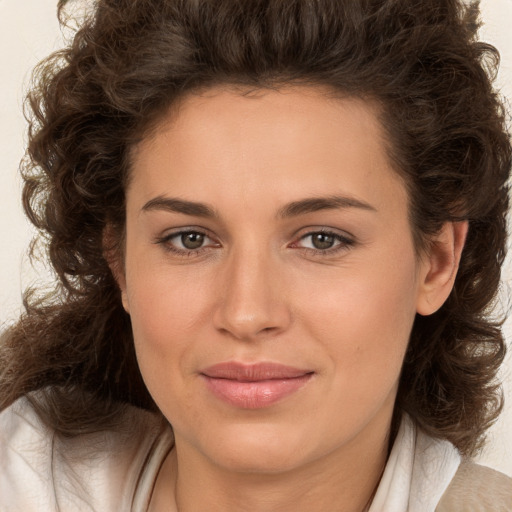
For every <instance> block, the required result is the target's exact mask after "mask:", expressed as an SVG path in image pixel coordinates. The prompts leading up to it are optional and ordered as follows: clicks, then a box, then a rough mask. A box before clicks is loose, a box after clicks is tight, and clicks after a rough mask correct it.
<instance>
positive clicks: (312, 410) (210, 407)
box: [112, 87, 467, 512]
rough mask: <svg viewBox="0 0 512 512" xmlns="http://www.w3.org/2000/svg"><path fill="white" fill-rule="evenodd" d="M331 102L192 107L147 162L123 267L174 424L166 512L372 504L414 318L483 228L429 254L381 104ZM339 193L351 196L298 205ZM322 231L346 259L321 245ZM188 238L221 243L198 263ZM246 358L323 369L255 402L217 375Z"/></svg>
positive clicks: (446, 239) (207, 101)
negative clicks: (418, 239) (244, 405)
mask: <svg viewBox="0 0 512 512" xmlns="http://www.w3.org/2000/svg"><path fill="white" fill-rule="evenodd" d="M324 93H325V91H323V90H322V89H319V88H298V87H288V88H283V89H281V90H279V91H275V90H273V91H259V92H257V93H256V94H252V95H250V96H242V95H241V94H240V92H239V91H236V90H234V89H230V88H216V89H212V90H209V91H207V92H205V93H203V94H201V95H194V96H188V97H186V98H185V99H184V100H183V101H182V102H181V104H180V105H179V108H178V109H174V110H173V111H170V112H169V113H168V114H167V115H166V116H165V118H164V119H163V120H162V122H161V124H160V125H159V126H158V127H157V129H156V130H155V131H154V134H153V135H152V136H151V137H150V138H148V139H146V140H144V141H143V142H142V143H141V144H140V145H139V146H138V147H137V148H136V150H135V151H134V154H133V168H132V170H133V173H132V176H131V181H130V184H129V186H128V188H127V216H126V222H127V224H126V246H125V254H124V264H123V267H121V266H120V264H119V262H117V264H115V263H114V264H112V268H113V270H114V273H115V275H116V277H117V279H118V282H119V286H120V288H121V291H122V297H123V304H124V307H125V309H126V310H127V311H128V312H129V314H130V315H131V320H132V326H133V333H134V339H135V345H136V351H137V358H138V361H139V365H140V369H141V372H142V375H143V377H144V380H145V382H146V385H147V387H148V390H149V392H150V393H151V395H152V396H153V398H154V400H155V402H156V403H157V405H158V406H159V408H160V410H161V411H162V413H163V414H164V415H165V416H166V418H167V419H168V420H169V422H170V423H171V424H172V426H173V429H174V432H175V438H176V447H175V449H174V450H173V451H172V452H171V453H170V455H169V456H168V458H167V459H166V461H165V463H164V466H163V468H162V470H161V472H160V474H159V477H158V480H157V483H156V487H155V491H154V494H153V498H152V502H151V510H153V511H155V510H162V511H163V510H166V511H170V510H179V511H180V512H188V511H197V510H209V511H212V512H215V511H223V512H226V511H237V512H240V511H242V512H243V511H251V512H259V511H266V512H268V511H294V512H298V511H299V512H300V511H307V512H315V511H325V510H337V511H361V510H364V509H365V507H366V505H367V504H368V501H369V499H371V495H372V493H373V491H374V490H375V488H376V486H377V484H378V481H379V479H380V476H381V473H382V470H383V467H384V465H385V462H386V457H387V453H388V441H389V429H390V422H391V417H392V412H393V406H394V402H395V397H396V392H397V384H398V379H399V374H400V369H401V365H402V361H403V357H404V354H405V350H406V348H407V343H408V339H409V335H410V332H411V328H412V324H413V321H414V318H415V315H416V313H419V314H423V315H426V314H430V313H432V312H434V311H435V310H437V309H438V308H439V307H440V306H441V305H442V303H443V302H444V300H445V299H446V298H447V296H448V294H449V292H450V290H451V288H452V285H453V281H454V278H455V273H456V270H457V265H458V260H459V257H460V252H461V250H462V246H463V243H464V237H465V233H466V229H467V225H466V224H465V223H457V224H452V223H447V224H446V225H445V226H444V227H443V229H442V230H441V232H440V233H439V235H438V236H437V240H436V241H437V242H438V243H436V244H435V245H433V246H432V249H431V250H430V251H428V252H427V253H426V254H425V255H423V256H422V257H421V258H420V257H418V256H417V254H416V251H415V248H414V245H413V237H412V231H411V226H410V224H409V220H408V197H407V193H406V189H405V187H404V184H403V182H402V181H401V179H400V177H399V176H398V174H397V173H396V171H395V170H394V169H393V168H392V167H391V165H390V162H389V160H388V157H387V153H386V145H385V141H384V136H383V133H382V129H381V126H380V124H379V121H378V117H377V110H376V108H375V107H374V105H372V104H371V103H369V102H366V103H363V102H362V101H361V100H356V99H351V98H345V99H332V98H329V97H327V96H326V94H324ZM332 196H337V197H338V198H343V200H338V202H337V204H336V205H333V204H330V205H329V204H325V203H324V204H317V208H318V209H316V210H315V211H304V208H302V211H297V210H298V209H297V208H295V210H294V211H292V210H293V209H291V208H289V205H290V204H292V203H296V202H298V201H303V200H304V199H306V198H316V199H318V198H332ZM170 198H173V199H179V200H180V201H191V202H196V203H197V202H199V203H203V204H205V205H208V206H209V208H210V209H211V210H212V212H213V213H214V214H215V215H214V216H204V215H202V213H205V212H200V211H191V210H190V209H188V211H175V210H176V208H177V207H176V205H177V204H178V203H176V202H174V203H172V204H171V203H169V202H168V201H167V203H166V202H165V201H166V200H168V199H170ZM178 206H179V207H178V208H177V209H178V210H183V208H182V206H183V205H181V206H180V205H178ZM287 207H288V208H287ZM310 209H311V208H310ZM196 210H197V208H196ZM322 231H323V232H328V233H330V235H329V236H331V237H332V238H329V237H327V239H323V240H322V241H323V242H326V243H327V245H329V244H331V245H332V247H330V248H329V249H325V248H324V247H325V246H322V248H321V249H318V247H316V246H315V245H314V243H313V242H314V240H315V239H314V238H313V237H312V233H317V234H318V232H322ZM182 232H188V233H190V232H199V233H202V234H203V235H205V236H204V238H199V239H198V238H197V235H194V236H195V239H194V241H196V242H197V241H198V240H199V242H198V243H199V245H200V250H199V252H197V251H196V252H194V251H192V250H189V249H187V248H186V247H185V246H184V245H183V238H182V237H181V235H180V234H176V233H182ZM194 236H192V238H194ZM187 240H188V239H187V238H185V241H187ZM176 251H178V252H176ZM233 360H235V361H239V362H244V363H254V362H261V361H270V362H276V363H281V364H285V365H289V366H294V367H298V368H306V369H308V370H310V371H312V372H314V374H313V377H312V378H311V379H310V380H309V381H308V383H307V384H306V385H305V386H304V387H302V388H301V389H300V390H299V391H297V392H296V393H293V394H292V395H290V396H287V397H286V398H284V399H282V400H281V401H279V402H277V403H275V404H273V405H271V406H269V407H265V408H261V409H255V410H247V409H241V408H238V407H234V406H232V405H230V404H227V403H225V402H223V401H221V400H219V399H218V398H217V397H215V396H213V395H212V394H211V392H210V391H209V390H208V389H207V387H206V386H205V384H204V380H203V379H202V378H201V376H200V373H201V371H202V370H203V369H205V368H206V367H208V366H211V365H213V364H216V363H220V362H224V361H233ZM198 488H200V490H201V492H197V490H198Z"/></svg>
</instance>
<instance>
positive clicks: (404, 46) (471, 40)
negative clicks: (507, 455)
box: [0, 0, 512, 455]
mask: <svg viewBox="0 0 512 512" xmlns="http://www.w3.org/2000/svg"><path fill="white" fill-rule="evenodd" d="M66 3H67V2H66V1H65V0H60V4H59V12H60V14H62V12H63V11H62V9H63V7H64V4H66ZM478 16H479V11H478V3H477V2H473V3H472V4H471V5H469V6H467V5H464V4H463V2H462V1H459V0H422V1H421V2H411V1H409V0H361V1H357V2H353V1H351V0H288V1H286V2H283V1H280V0H97V1H96V2H95V3H94V11H93V12H92V14H90V16H89V17H87V19H86V20H85V21H84V22H83V24H82V26H81V28H80V29H79V30H78V31H77V32H76V34H75V36H74V38H73V40H72V42H71V44H70V45H69V47H67V48H65V49H64V50H61V51H59V52H57V53H55V54H53V55H52V56H50V57H49V58H48V59H46V60H45V61H44V62H43V63H41V64H40V65H39V67H38V68H37V69H36V72H35V82H34V86H33V88H32V91H31V92H30V93H29V96H28V105H29V111H30V113H29V121H30V128H29V144H28V151H27V157H26V158H25V160H24V162H23V163H22V174H23V178H24V181H25V185H24V192H23V201H24V207H25V210H26V213H27V215H28V217H29V218H30V220H31V221H32V223H33V224H34V225H35V226H36V227H37V229H38V230H39V233H40V238H41V239H43V241H44V243H45V244H46V247H47V249H48V256H49V260H50V262H51V265H52V267H53V269H54V270H55V273H56V276H57V278H58V284H57V286H56V289H55V291H54V292H53V293H52V294H51V295H49V296H48V295H47V296H45V297H41V296H38V295H37V294H35V293H30V292H29V293H27V295H26V301H25V306H26V312H25V313H24V314H23V316H22V317H21V318H20V320H19V321H18V323H17V324H16V325H14V326H13V327H12V328H11V329H10V330H9V331H8V332H7V333H6V334H5V335H4V337H3V340H2V344H1V348H0V409H1V408H5V407H7V406H8V405H9V404H11V403H12V402H13V401H14V400H16V399H17V398H18V397H20V396H23V395H26V394H27V393H29V392H30V391H33V390H42V391H41V393H40V394H39V395H38V396H39V401H38V402H37V403H36V402H35V400H34V406H36V407H37V409H38V411H39V413H40V414H41V415H42V416H43V417H44V418H45V421H47V422H48V423H49V424H51V425H52V426H53V427H54V428H55V429H56V430H57V431H58V432H60V433H61V434H67V435H73V434H76V433H79V432H83V431H86V430H91V429H97V428H101V427H104V426H105V425H108V424H112V422H115V418H116V415H117V413H118V412H119V408H120V407H123V404H132V405H135V406H138V407H141V408H145V409H151V410H156V406H155V404H154V402H153V400H152V398H151V396H150V395H149V393H148V391H147V389H146V387H145V386H144V383H143V380H142V378H141V375H140V372H139V369H138V365H137V361H136V357H135V351H134V347H133V338H132V331H131V326H130V319H129V316H128V315H127V314H126V312H125V311H124V309H123V307H122V304H121V300H120V292H119V290H118V286H117V284H116V281H115V280H114V278H113V276H112V273H111V270H110V268H109V265H108V264H107V261H106V259H105V248H104V247H103V246H102V240H103V233H104V230H105V227H106V226H107V225H108V226H113V231H114V233H116V236H117V238H116V239H117V242H118V244H117V245H118V246H117V248H114V249H115V250H119V251H122V243H123V227H124V219H125V196H124V190H125V187H126V183H127V180H128V177H129V171H130V150H131V148H133V147H134V145H135V144H137V143H138V142H139V141H140V140H142V139H143V138H144V137H145V136H147V134H148V130H150V129H152V127H154V126H155V124H156V123H157V122H158V120H159V119H161V117H162V116H163V115H164V114H165V113H166V112H168V110H169V107H170V106H171V105H172V104H173V103H174V102H175V101H177V100H178V99H179V98H181V97H183V95H185V94H190V93H193V92H194V91H197V90H199V89H202V88H208V87H211V86H215V85H219V84H220V85H223V84H230V85H239V86H244V87H246V88H247V87H249V88H274V87H279V86H281V85H286V84H300V85H307V86H318V85H321V86H328V87H329V88H331V89H333V90H335V91H340V92H342V93H343V94H345V95H348V96H357V97H363V98H372V99H374V100H377V101H378V102H379V104H380V105H381V106H382V110H383V114H382V119H381V121H382V124H383V126H384V128H385V130H386V133H387V135H388V139H389V141H390V158H391V159H392V161H393V162H394V167H395V168H396V170H397V172H398V173H400V174H401V175H402V176H403V177H404V180H405V183H406V185H407V187H408V190H409V197H410V216H411V225H412V226H413V233H414V235H415V241H416V245H417V248H419V249H421V248H422V247H424V246H425V244H427V243H428V240H429V237H430V236H431V235H432V234H434V233H436V232H437V231H438V230H439V229H440V227H441V226H442V224H443V223H444V222H446V221H459V220H468V221H469V225H470V227H469V234H468V237H467V241H466V245H465V248H464V251H463V254H462V260H461V263H460V269H459V272H458V275H457V278H456V281H455V286H454V288H453V291H452V293H451V295H450V297H449V299H448V300H447V302H446V303H445V304H444V305H443V306H442V308H441V309H440V310H439V311H438V312H437V313H435V314H433V315H431V316H428V317H421V316H417V318H416V320H415V323H414V326H413V330H412V333H411V338H410V344H409V349H408V352H407V355H406V358H405V361H404V364H403V371H402V375H401V381H400V386H399V391H398V395H397V402H396V407H395V410H396V411H397V413H396V416H399V414H400V413H401V412H402V411H406V412H407V413H408V414H410V415H411V416H412V418H413V419H414V421H415V422H416V424H417V425H419V426H420V427H421V428H423V429H424V430H425V431H427V432H428V433H429V434H431V435H433V436H436V437H440V438H444V439H448V440H449V441H451V442H452V443H453V444H454V445H455V446H456V447H457V448H458V449H459V450H460V451H461V453H463V454H469V455H470V454H473V453H474V452H475V450H476V449H477V448H478V447H479V446H480V445H481V442H482V440H483V435H484V432H485V430H486V429H487V428H488V427H489V426H490V424H491V423H492V422H493V421H494V420H495V419H496V417H497V415H498V413H499V411H500V408H501V394H500V388H499V386H498V385H497V383H496V380H495V377H496V372H497V370H498V368H499V367H500V365H501V363H502V360H503V357H504V354H505V344H504V341H503V337H502V334H501V321H500V320H499V319H495V318H492V317H491V306H492V305H493V302H494V300H495V298H496V294H497V290H498V286H499V281H500V271H501V266H502V263H503V259H504V255H505V241H506V219H505V217H506V212H507V209H508V189H507V184H506V182H507V179H508V176H509V171H510V168H511V161H512V150H511V145H510V138H509V136H508V134H507V132H506V129H505V113H504V109H503V106H502V104H501V102H500V99H499V97H498V96H497V95H496V93H495V92H494V91H493V89H492V80H493V78H494V73H495V71H496V69H497V66H498V60H499V57H498V53H497V51H496V50H495V49H494V48H493V47H491V46H490V45H488V44H485V43H482V42H478V41H477V39H476V32H477V29H478ZM111 249H112V248H108V250H111Z"/></svg>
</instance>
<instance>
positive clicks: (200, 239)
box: [155, 230, 219, 256]
mask: <svg viewBox="0 0 512 512" xmlns="http://www.w3.org/2000/svg"><path fill="white" fill-rule="evenodd" d="M155 243H156V244H160V245H163V246H164V248H165V249H166V250H167V251H170V252H174V253H177V254H178V255H183V256H188V255H195V254H198V253H200V252H201V251H202V250H205V249H207V248H208V247H218V246H219V244H218V243H217V242H215V241H214V240H212V239H211V238H210V237H209V236H208V235H207V234H206V233H203V232H201V231H195V230H187V231H179V232H175V233H171V234H169V235H166V236H164V237H161V238H158V239H157V240H155Z"/></svg>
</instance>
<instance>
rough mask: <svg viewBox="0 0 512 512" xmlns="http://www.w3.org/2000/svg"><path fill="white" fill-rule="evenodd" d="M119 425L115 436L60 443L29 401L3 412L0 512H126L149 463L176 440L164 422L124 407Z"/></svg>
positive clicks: (101, 434)
mask: <svg viewBox="0 0 512 512" xmlns="http://www.w3.org/2000/svg"><path fill="white" fill-rule="evenodd" d="M118 424H119V427H118V428H116V429H115V430H114V429H111V430H104V431H99V432H95V433H91V434H84V435H79V436H74V437H62V436H58V435H56V433H55V432H54V431H52V429H50V428H48V427H47V426H46V425H45V424H44V423H43V422H42V421H41V420H40V418H39V416H38V415H37V414H36V412H35V411H34V409H33V408H32V406H31V405H30V401H29V400H28V399H26V398H23V399H20V400H18V401H17V402H15V403H14V404H13V405H11V406H10V407H9V408H8V409H6V410H4V411H3V412H2V413H0V510H12V511H23V512H33V511H34V512H35V511H38V510H48V511H50V510H59V509H62V510H105V511H110V510H120V509H121V510H124V509H125V508H126V507H125V508H123V507H122V506H121V508H118V507H119V506H120V504H123V503H124V501H127V503H128V502H129V503H130V505H131V503H132V500H133V499H134V498H135V493H136V491H137V488H138V486H139V485H140V481H141V480H143V479H144V478H143V473H144V471H145V470H146V468H147V466H148V461H153V462H155V458H156V459H158V457H161V456H162V451H165V450H167V451H168V450H169V449H170V447H171V446H172V436H171V435H170V433H169V429H168V427H167V426H166V425H164V423H163V421H162V420H161V418H160V417H157V416H156V415H154V414H151V413H148V412H146V411H142V410H139V409H136V408H134V407H126V409H125V410H124V411H123V412H122V417H120V418H119V422H118ZM162 440H163V441H162ZM156 447H159V450H156ZM155 453H156V454H157V457H155V456H154V455H155ZM166 453H167V452H166ZM156 463H157V464H158V461H156ZM149 466H151V464H149ZM126 509H127V510H128V509H130V506H128V508H126Z"/></svg>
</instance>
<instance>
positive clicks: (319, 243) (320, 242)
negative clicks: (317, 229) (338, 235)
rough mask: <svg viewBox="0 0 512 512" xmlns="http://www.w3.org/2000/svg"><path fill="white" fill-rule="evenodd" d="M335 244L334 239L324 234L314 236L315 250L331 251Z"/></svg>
mask: <svg viewBox="0 0 512 512" xmlns="http://www.w3.org/2000/svg"><path fill="white" fill-rule="evenodd" d="M333 244H334V237H333V236H332V235H326V234H324V233H317V234H316V235H313V246H314V247H315V249H330V248H331V247H332V246H333Z"/></svg>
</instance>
